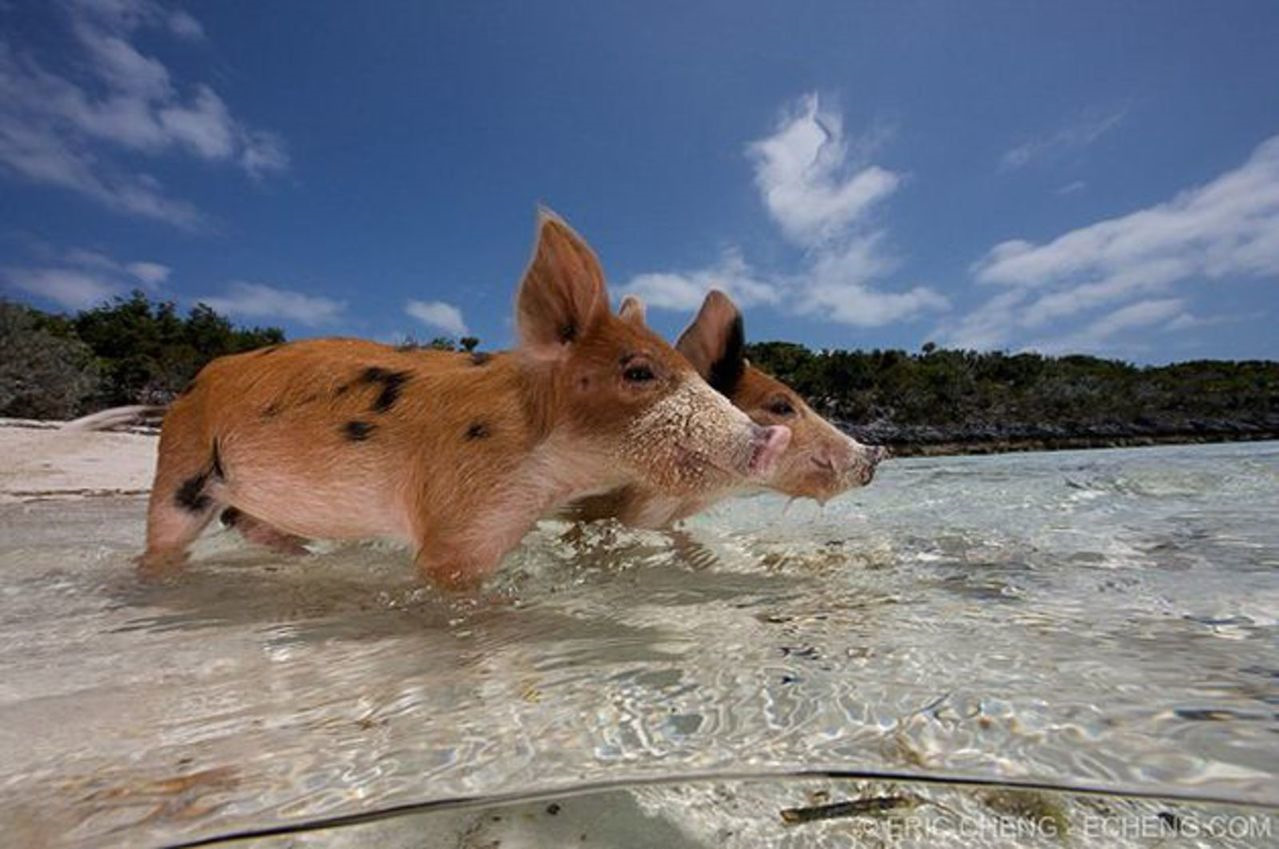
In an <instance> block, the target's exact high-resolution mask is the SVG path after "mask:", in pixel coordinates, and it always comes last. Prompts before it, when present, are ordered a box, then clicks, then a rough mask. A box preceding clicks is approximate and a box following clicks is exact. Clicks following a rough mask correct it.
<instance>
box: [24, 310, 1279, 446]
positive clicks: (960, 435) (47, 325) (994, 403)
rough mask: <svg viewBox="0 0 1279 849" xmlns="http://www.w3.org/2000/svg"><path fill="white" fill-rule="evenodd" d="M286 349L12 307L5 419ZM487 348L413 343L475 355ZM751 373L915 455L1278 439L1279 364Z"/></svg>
mask: <svg viewBox="0 0 1279 849" xmlns="http://www.w3.org/2000/svg"><path fill="white" fill-rule="evenodd" d="M282 341H284V332H283V331H282V330H281V329H280V328H278V327H238V326H235V325H233V324H232V323H231V321H230V320H229V319H227V318H226V317H224V316H222V315H219V314H218V313H217V312H215V311H214V310H213V309H211V308H210V307H208V306H207V305H204V304H197V305H196V306H195V307H193V308H192V309H190V310H189V311H188V312H187V313H186V314H185V315H183V314H180V313H179V311H178V309H177V307H176V306H175V305H174V304H173V303H171V302H163V301H159V302H157V301H153V300H151V299H150V298H148V297H147V295H146V294H145V293H143V292H134V293H133V294H132V295H130V296H128V297H122V298H116V299H115V300H113V301H111V302H110V303H106V304H103V305H101V306H99V307H95V308H93V309H89V310H83V311H80V312H77V313H75V314H74V315H62V314H54V313H48V312H43V311H41V310H37V309H34V308H32V307H30V306H26V305H23V304H19V303H14V302H11V301H0V415H3V416H10V417H20V418H51V419H64V418H70V417H73V416H75V415H81V414H84V413H87V412H91V411H93V410H95V409H100V408H103V407H109V406H116V405H120V404H138V403H145V404H163V403H166V402H168V401H169V400H171V399H172V398H173V397H174V395H175V394H176V393H177V392H179V391H181V389H182V388H183V387H184V386H186V384H187V383H188V382H189V381H190V380H191V378H192V377H194V376H195V374H196V372H197V371H199V370H200V368H201V367H203V366H204V364H205V363H207V362H209V361H210V360H212V359H214V358H215V357H219V356H222V355H224V354H233V353H238V352H241V351H247V350H251V349H253V348H258V347H261V346H264V345H274V344H278V343H280V342H282ZM478 344H479V339H477V338H475V337H473V336H468V337H463V338H461V339H458V340H453V339H449V338H445V337H439V338H436V339H432V340H430V341H428V342H421V343H419V342H416V341H413V340H408V341H406V342H405V343H404V345H403V347H406V348H443V349H457V348H460V349H463V350H468V351H469V350H472V349H474V348H475V347H476V346H478ZM748 356H749V357H750V359H751V361H752V363H754V364H755V365H756V366H758V367H760V368H762V369H763V370H765V371H767V372H769V373H771V374H773V375H775V376H776V377H778V378H779V379H781V380H783V381H785V382H786V383H788V384H790V385H791V386H793V387H794V388H795V389H796V390H797V391H798V392H799V393H800V394H801V395H803V396H804V397H805V398H807V399H808V400H809V402H810V403H811V404H812V405H813V406H814V407H815V408H816V409H817V410H818V411H819V412H821V413H822V414H823V415H825V416H827V417H828V418H831V419H832V420H834V421H836V422H837V423H838V424H840V425H841V426H843V427H845V428H846V429H848V430H850V431H851V432H853V433H855V434H857V435H859V436H860V437H862V438H865V439H867V440H871V441H874V442H878V443H884V444H889V445H894V446H897V447H898V448H899V449H905V450H906V451H907V452H911V451H917V450H929V446H934V447H939V448H946V447H950V448H952V449H953V448H956V447H958V448H963V449H966V450H983V449H1001V448H1007V447H1037V446H1042V447H1057V446H1061V445H1070V444H1111V443H1113V442H1115V441H1123V440H1131V439H1162V438H1176V439H1185V438H1261V437H1268V438H1273V437H1279V363H1276V362H1273V361H1256V360H1254V361H1221V360H1196V361H1191V362H1183V363H1174V364H1172V365H1166V366H1135V365H1132V364H1130V363H1126V362H1122V361H1118V360H1108V359H1102V358H1098V357H1091V356H1084V355H1071V356H1061V357H1051V356H1044V355H1041V354H1036V353H1007V352H1002V351H992V352H977V351H965V350H946V349H940V348H937V347H936V346H934V345H932V344H931V343H930V344H927V345H925V346H924V347H923V348H922V349H921V350H920V351H918V352H907V351H901V350H871V351H845V350H823V351H813V350H810V349H808V348H806V347H804V346H803V345H798V344H795V343H792V342H764V343H757V344H754V345H750V346H748Z"/></svg>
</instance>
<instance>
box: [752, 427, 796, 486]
mask: <svg viewBox="0 0 1279 849" xmlns="http://www.w3.org/2000/svg"><path fill="white" fill-rule="evenodd" d="M790 439H791V431H790V428H788V427H786V426H785V425H772V426H771V427H760V426H759V425H755V424H752V425H751V456H750V462H749V463H748V464H747V471H748V473H749V474H750V476H751V477H756V478H765V477H768V476H769V475H771V474H772V473H773V470H774V469H776V468H777V461H778V460H780V459H781V456H782V454H783V453H785V451H786V446H788V445H790Z"/></svg>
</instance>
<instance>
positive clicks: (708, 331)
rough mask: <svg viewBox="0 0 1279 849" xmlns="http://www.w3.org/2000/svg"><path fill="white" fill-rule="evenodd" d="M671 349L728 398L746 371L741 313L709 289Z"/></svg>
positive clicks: (720, 293)
mask: <svg viewBox="0 0 1279 849" xmlns="http://www.w3.org/2000/svg"><path fill="white" fill-rule="evenodd" d="M675 348H676V349H677V350H678V351H679V352H680V353H681V354H683V355H684V356H685V357H686V358H687V359H688V361H689V362H690V363H692V364H693V368H695V369H697V373H698V374H700V375H701V376H702V378H703V379H705V381H706V382H707V383H709V384H710V385H711V386H712V387H714V388H715V389H716V390H717V391H718V392H720V393H721V394H723V395H731V394H732V392H733V390H734V389H735V388H736V387H737V382H738V381H739V380H741V377H742V372H744V371H745V370H746V335H745V331H744V329H743V327H742V313H741V311H740V310H738V309H737V305H736V304H734V303H733V302H732V301H731V300H729V297H728V295H725V294H724V293H723V292H721V291H719V290H718V289H712V290H711V291H710V292H708V293H707V295H706V300H705V301H703V302H702V308H701V309H700V310H698V313H697V318H695V319H693V323H692V324H690V325H689V326H688V329H687V330H685V331H684V332H683V333H682V334H680V337H679V341H678V342H676V343H675Z"/></svg>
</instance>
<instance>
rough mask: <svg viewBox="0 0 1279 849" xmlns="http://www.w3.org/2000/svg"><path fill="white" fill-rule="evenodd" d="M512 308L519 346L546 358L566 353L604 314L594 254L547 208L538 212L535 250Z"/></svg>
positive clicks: (601, 280)
mask: <svg viewBox="0 0 1279 849" xmlns="http://www.w3.org/2000/svg"><path fill="white" fill-rule="evenodd" d="M515 304H516V307H515V312H516V322H517V324H518V326H519V333H520V343H521V344H522V346H523V347H525V348H527V349H531V350H534V351H536V352H537V353H539V354H543V355H547V356H558V355H559V354H560V353H562V352H563V351H565V350H567V348H568V346H569V345H571V344H572V343H573V342H574V341H576V340H577V339H578V338H579V337H580V336H581V335H582V334H583V333H584V332H585V331H586V329H587V328H588V327H590V326H591V324H592V323H594V322H595V321H596V320H598V319H599V317H600V316H601V315H604V314H607V313H608V292H607V291H606V290H605V288H604V272H603V271H602V270H600V263H599V260H597V259H596V258H595V253H594V252H593V251H592V250H591V249H590V247H589V246H587V244H586V241H585V240H583V239H582V237H581V236H579V235H577V233H575V232H573V228H571V227H569V226H568V225H567V224H565V223H564V221H563V219H561V218H560V217H559V216H557V215H556V214H555V213H553V212H551V211H550V210H548V209H541V210H539V211H538V216H537V245H536V246H535V247H534V248H533V258H532V259H531V260H530V261H529V264H528V269H527V270H526V271H525V272H524V279H523V280H522V281H521V282H520V290H519V294H518V295H516V300H515Z"/></svg>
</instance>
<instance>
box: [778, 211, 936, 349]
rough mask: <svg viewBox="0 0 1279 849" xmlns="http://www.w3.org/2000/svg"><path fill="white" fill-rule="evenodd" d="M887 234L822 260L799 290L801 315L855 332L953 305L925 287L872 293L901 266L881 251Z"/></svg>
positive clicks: (862, 240)
mask: <svg viewBox="0 0 1279 849" xmlns="http://www.w3.org/2000/svg"><path fill="white" fill-rule="evenodd" d="M882 240H883V233H882V232H876V233H872V234H870V235H868V236H864V237H859V238H856V239H853V240H852V241H851V242H849V243H848V244H847V245H845V246H844V247H843V248H842V249H841V250H840V251H838V252H829V253H824V254H821V255H819V256H818V257H817V258H816V260H815V262H814V263H813V265H812V266H811V268H810V269H809V270H808V272H807V274H806V276H805V277H804V278H803V279H801V280H800V281H799V282H798V285H797V286H796V287H795V288H796V290H797V293H798V298H799V302H798V304H797V306H798V311H799V312H801V313H804V314H809V315H816V316H819V317H823V318H826V319H828V320H830V321H837V322H839V323H841V324H850V325H853V326H855V327H880V326H882V325H885V324H891V323H893V322H895V321H903V320H906V319H910V318H914V317H915V316H917V315H919V314H921V313H924V312H930V311H935V310H944V309H946V308H947V307H948V306H949V302H948V301H947V300H946V298H945V297H943V296H942V295H940V294H939V293H937V292H935V291H933V290H932V289H929V288H927V287H925V286H916V287H914V288H912V289H910V290H909V291H906V292H885V291H882V290H878V289H874V288H872V287H871V285H870V282H871V280H872V279H873V278H874V277H877V276H880V275H883V274H888V273H890V272H892V271H894V270H895V269H896V267H897V265H898V263H897V261H896V260H895V259H893V258H891V257H889V256H887V255H886V254H885V252H884V251H883V249H882V248H881V247H880V243H881V242H882Z"/></svg>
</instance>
